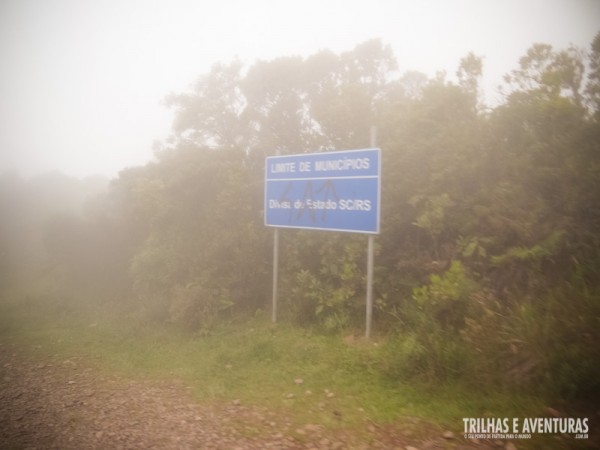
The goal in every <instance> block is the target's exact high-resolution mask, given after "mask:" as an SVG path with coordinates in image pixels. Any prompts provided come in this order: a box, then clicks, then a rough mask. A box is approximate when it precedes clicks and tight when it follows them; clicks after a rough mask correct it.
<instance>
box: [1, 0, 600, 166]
mask: <svg viewBox="0 0 600 450" xmlns="http://www.w3.org/2000/svg"><path fill="white" fill-rule="evenodd" d="M599 18H600V3H598V2H597V1H594V0H575V1H572V0H551V1H541V0H536V1H525V2H523V1H519V0H510V1H479V0H457V1H444V0H431V1H425V2H421V1H418V2H417V1H412V2H408V1H386V0H375V1H362V0H350V1H328V2H320V1H313V0H310V1H304V2H272V1H267V0H260V1H256V2H251V3H249V2H245V1H241V0H240V1H232V0H226V1H221V2H209V3H207V2H196V1H190V0H176V1H172V2H161V1H150V2H147V1H136V0H127V1H106V2H87V1H86V2H79V1H74V0H49V1H44V2H37V1H34V0H25V1H21V0H6V1H3V2H2V3H1V4H0V59H1V60H2V71H1V73H0V95H1V97H2V98H3V101H2V103H1V105H0V172H3V171H5V170H9V169H12V170H16V171H18V172H19V173H20V174H23V175H25V176H31V175H35V174H39V173H41V172H44V171H48V170H59V171H61V172H63V173H65V174H67V175H71V176H76V177H85V176H88V175H91V174H96V173H97V174H102V175H105V176H108V177H114V176H116V175H117V173H118V172H119V171H120V170H121V169H123V168H124V167H128V166H136V165H141V164H144V163H146V162H147V161H149V160H151V159H152V158H153V155H154V149H156V148H157V147H160V142H164V141H166V140H168V137H169V135H170V134H171V122H172V120H173V111H171V110H169V109H168V108H166V107H165V105H164V101H163V100H164V98H165V96H167V95H168V94H169V93H171V92H185V91H187V90H188V89H189V88H190V86H191V85H192V84H193V83H194V82H195V80H196V79H197V78H198V77H199V76H201V75H202V74H205V73H206V72H208V71H209V70H210V68H211V67H212V66H213V65H214V64H216V63H229V62H231V61H232V60H234V59H236V58H239V59H240V60H241V61H242V63H244V64H245V65H246V66H250V65H252V64H253V63H254V62H255V61H256V60H257V59H263V60H268V59H273V58H275V57H280V56H289V55H301V56H308V55H310V54H313V53H315V52H317V51H318V50H319V49H330V50H332V51H334V52H341V51H349V50H351V49H353V48H354V47H355V46H356V45H357V44H359V43H361V42H364V41H366V40H368V39H372V38H381V39H382V41H383V42H384V43H386V44H388V45H390V46H391V47H392V49H393V51H394V53H395V55H396V56H397V59H398V75H401V74H402V73H404V72H406V71H420V72H423V73H425V74H426V75H427V76H433V75H434V74H435V73H436V72H437V71H446V72H447V74H448V76H449V77H454V74H455V71H456V69H457V66H458V62H459V60H460V58H462V57H463V56H465V55H466V54H467V53H468V52H471V51H472V52H474V53H475V54H476V55H478V56H482V57H483V58H484V74H483V81H482V88H483V90H484V92H485V97H484V101H485V102H487V103H488V104H491V105H494V104H497V103H499V102H500V101H501V96H500V95H499V94H498V93H497V89H496V87H497V86H498V84H500V83H501V80H502V76H503V75H504V74H505V73H507V72H508V71H509V70H511V69H513V68H514V67H515V65H516V64H517V61H518V58H519V57H521V56H522V55H523V54H524V52H525V50H526V49H527V48H528V47H529V46H530V45H531V44H532V43H534V42H544V43H548V44H551V45H553V46H555V47H556V48H565V47H567V46H568V45H569V44H570V43H573V44H575V45H577V46H581V47H585V46H587V45H588V44H589V43H590V42H591V40H592V38H593V36H594V34H595V33H596V31H597V24H598V22H599V20H598V19H599ZM298 150H299V151H304V150H308V149H298Z"/></svg>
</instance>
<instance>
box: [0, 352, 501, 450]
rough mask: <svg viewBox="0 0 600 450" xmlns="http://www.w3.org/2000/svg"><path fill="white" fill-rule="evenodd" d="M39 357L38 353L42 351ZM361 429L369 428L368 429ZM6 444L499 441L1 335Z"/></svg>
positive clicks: (337, 445) (460, 445) (303, 445)
mask: <svg viewBox="0 0 600 450" xmlns="http://www.w3.org/2000/svg"><path fill="white" fill-rule="evenodd" d="M33 355H35V356H33ZM359 428H360V429H359ZM0 448H2V449H78V450H81V449H371V448H373V449H402V450H406V449H408V450H413V449H416V450H433V449H473V448H480V449H499V448H505V444H504V443H495V444H494V443H488V442H480V443H474V442H464V441H461V440H459V439H458V438H455V437H449V436H448V434H447V435H446V437H444V436H443V435H439V434H438V435H434V436H432V437H431V438H429V437H428V438H426V439H424V438H423V437H422V436H421V437H414V436H411V433H410V432H407V430H403V429H402V428H398V427H396V428H394V427H389V426H387V427H382V426H378V425H377V424H369V423H367V424H365V425H364V427H356V426H355V427H341V429H339V430H335V431H331V430H328V429H326V428H325V427H322V426H320V425H319V424H311V423H307V424H303V425H298V424H297V423H295V424H294V423H293V421H291V420H290V419H289V418H288V417H286V415H285V413H282V412H281V411H270V410H268V409H265V408H262V407H258V406H253V405H244V404H243V403H241V402H239V401H235V400H234V401H231V402H227V403H210V404H203V403H199V402H198V401H196V400H195V399H194V398H193V396H192V394H191V389H190V388H189V387H187V386H186V385H185V384H184V383H183V382H181V381H177V380H167V381H165V380H140V379H128V378H125V377H122V376H117V375H115V374H110V373H108V372H106V371H98V370H95V369H94V367H93V364H90V363H89V361H87V362H86V361H85V360H83V359H77V358H68V359H66V358H65V357H64V356H63V357H61V356H58V355H43V352H42V351H39V350H38V351H36V352H33V353H32V352H25V351H24V350H23V348H22V346H20V345H17V344H15V343H11V342H2V343H0Z"/></svg>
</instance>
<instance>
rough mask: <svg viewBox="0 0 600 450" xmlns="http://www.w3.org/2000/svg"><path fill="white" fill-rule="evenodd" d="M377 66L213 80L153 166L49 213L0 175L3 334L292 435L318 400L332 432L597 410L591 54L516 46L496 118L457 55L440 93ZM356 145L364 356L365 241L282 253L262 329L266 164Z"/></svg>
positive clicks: (54, 195) (57, 195)
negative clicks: (405, 419)
mask: <svg viewBox="0 0 600 450" xmlns="http://www.w3.org/2000/svg"><path fill="white" fill-rule="evenodd" d="M398 66H399V64H398V62H397V61H396V59H395V57H394V55H393V54H392V52H391V50H390V48H389V47H387V46H385V45H383V44H382V43H381V42H380V41H377V40H375V41H369V42H366V43H364V44H361V45H359V46H358V47H356V48H355V49H354V50H352V51H349V52H346V53H342V54H334V53H332V52H329V51H325V50H324V51H321V52H319V53H317V54H315V55H312V56H310V57H308V58H300V57H283V58H278V59H275V60H272V61H257V62H256V63H255V64H253V65H252V66H250V67H244V66H242V65H241V64H240V63H239V62H237V61H234V62H232V63H229V64H219V65H216V66H214V68H213V69H212V71H210V72H209V73H207V74H205V75H203V76H201V77H200V78H199V79H198V80H197V82H196V83H195V84H194V86H193V88H192V89H191V90H190V92H187V93H181V94H172V95H170V96H169V97H168V99H167V104H168V105H169V106H170V107H171V108H172V109H173V110H174V123H173V134H172V136H171V138H170V139H168V140H167V141H166V142H163V143H161V144H159V145H157V152H156V161H154V162H151V163H149V164H147V165H145V166H143V167H132V168H128V169H126V170H124V171H123V172H121V173H120V175H119V176H118V177H117V178H116V179H114V180H112V181H111V182H110V184H109V186H108V187H107V188H106V189H105V190H96V191H94V192H96V194H94V195H92V196H89V195H88V197H87V201H85V202H84V201H82V200H81V197H69V198H71V199H72V201H70V202H65V201H64V199H65V195H66V194H65V192H66V191H65V190H64V189H57V188H56V187H57V185H58V181H57V180H59V179H60V180H62V181H61V183H62V184H61V186H63V187H64V185H65V179H64V177H63V178H60V177H58V176H57V177H58V178H56V177H55V179H53V180H52V179H47V178H46V179H34V180H28V181H26V180H23V179H21V178H19V177H18V176H17V175H14V174H13V175H11V174H4V175H2V176H1V177H0V209H1V211H0V223H1V224H2V234H1V235H0V239H1V242H0V245H1V248H2V250H1V252H0V265H1V270H0V277H1V280H0V283H1V286H2V297H3V302H2V303H3V305H2V308H3V314H2V316H3V319H2V333H3V335H4V336H9V335H10V336H19V338H21V339H24V340H29V341H31V342H38V343H40V342H43V343H44V344H43V345H44V346H48V347H49V348H51V349H52V351H57V352H81V353H84V354H86V355H89V356H90V357H91V358H96V357H97V358H99V360H100V361H101V362H102V364H107V366H108V367H114V368H115V370H120V371H132V372H134V373H136V374H140V375H152V376H154V375H156V376H159V377H160V376H169V375H172V374H174V375H176V376H178V377H182V378H184V379H186V380H188V381H189V382H190V383H191V384H192V385H193V386H194V388H195V389H196V392H197V395H198V396H199V397H201V398H207V399H211V398H219V399H225V398H232V399H234V398H240V399H242V401H252V402H262V401H265V402H269V403H271V404H281V405H282V406H286V405H288V404H294V405H296V407H298V406H299V405H302V407H304V409H305V411H306V413H307V414H313V411H315V413H316V414H319V412H318V410H319V401H321V400H317V399H318V398H324V400H322V401H324V402H325V401H330V402H332V403H333V402H335V404H336V405H337V407H338V408H339V411H340V412H341V413H342V414H343V415H344V417H349V418H350V420H352V417H358V416H360V415H361V414H364V415H365V416H368V417H373V419H374V420H384V421H385V420H391V419H393V418H395V417H398V416H402V415H406V416H414V415H417V416H419V415H423V416H428V417H435V418H436V420H439V421H441V422H442V423H449V424H450V423H451V424H456V423H459V424H460V423H462V422H460V421H459V420H461V419H460V418H462V417H466V416H468V415H473V416H481V415H482V414H484V413H485V414H488V413H491V414H492V415H494V414H499V415H501V416H509V415H511V414H513V415H521V414H520V412H521V411H525V412H527V413H529V414H534V413H535V415H538V414H539V408H541V407H542V404H545V405H549V404H569V402H575V403H577V404H579V403H581V402H583V403H585V404H588V405H593V404H598V403H597V402H598V397H597V396H598V393H599V392H600V386H599V382H600V365H599V364H598V363H597V362H598V360H600V347H599V346H598V345H597V343H598V342H599V341H600V284H599V280H600V279H599V277H598V273H600V34H599V35H597V36H596V38H595V40H594V41H593V42H592V43H591V46H590V48H589V49H578V48H567V49H554V48H552V47H551V46H549V45H545V44H535V45H533V46H532V47H531V48H530V49H529V50H528V51H527V53H526V54H525V55H524V56H523V57H522V58H521V59H520V60H519V61H518V63H517V67H516V68H515V70H513V71H511V72H510V73H509V74H507V75H506V78H505V84H504V85H503V86H502V87H501V92H502V100H501V101H500V102H499V103H498V104H497V105H486V102H485V99H484V98H483V96H482V93H481V87H480V85H479V81H480V77H481V74H482V71H483V70H484V66H483V59H482V58H481V57H479V56H476V55H473V54H469V55H467V56H466V57H465V58H463V59H462V60H461V61H460V62H459V63H458V69H457V72H456V77H452V78H450V77H448V76H446V74H438V75H437V76H436V77H433V78H428V77H426V76H425V75H423V74H419V73H414V72H404V73H400V71H399V69H398ZM371 125H375V126H376V127H377V130H378V144H379V147H381V148H382V168H383V169H382V170H383V173H382V202H383V203H382V208H381V209H382V225H381V234H380V235H379V236H378V237H377V239H376V257H375V265H376V267H375V282H374V285H375V304H376V311H375V317H374V329H375V337H374V339H373V340H372V341H365V340H363V339H362V338H361V336H362V334H363V327H364V299H365V292H364V289H365V280H364V278H365V266H366V238H365V237H364V236H361V235H354V234H348V233H331V232H315V231H310V232H309V231H296V230H282V232H281V246H282V247H281V273H280V280H281V284H280V298H281V307H280V323H278V324H269V322H268V320H266V318H265V317H266V316H268V309H269V301H270V297H271V292H270V290H271V270H272V268H271V263H272V261H271V254H272V253H271V252H272V230H271V229H268V228H266V227H265V226H264V225H263V216H262V202H263V180H264V172H263V171H264V159H265V157H266V156H268V155H274V154H275V153H276V152H279V153H280V154H293V153H300V152H305V151H317V150H320V151H327V150H341V149H353V148H365V147H368V142H369V128H370V126H371ZM71 181H72V180H71ZM67 184H68V183H67ZM78 186H79V188H81V189H83V184H80V185H78ZM86 186H87V185H86ZM69 189H71V190H72V186H71V188H69ZM89 192H92V191H89ZM42 194H43V195H42ZM9 318H10V320H9ZM295 379H302V383H295V382H294V380H295ZM307 390H309V391H311V394H308V395H307V394H306V391H307ZM326 390H328V391H329V392H331V393H333V396H331V397H329V398H328V397H327V393H328V391H326ZM290 394H292V396H291V397H287V396H288V395H290ZM522 403H523V404H522ZM315 408H317V409H316V410H315ZM359 408H362V410H360V409H359ZM300 409H302V408H298V410H300ZM322 420H323V421H326V420H330V421H333V422H334V419H331V417H330V416H328V418H327V419H326V418H325V417H323V418H322Z"/></svg>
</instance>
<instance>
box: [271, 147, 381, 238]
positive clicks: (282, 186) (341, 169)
mask: <svg viewBox="0 0 600 450" xmlns="http://www.w3.org/2000/svg"><path fill="white" fill-rule="evenodd" d="M380 155H381V151H380V150H379V149H378V148H374V149H365V150H348V151H341V152H339V151H336V152H325V153H305V154H299V155H286V156H271V157H268V158H267V159H266V167H265V225H267V226H273V227H284V228H309V229H317V230H332V231H350V232H357V233H371V234H376V233H379V203H380V202H379V200H380V178H381V156H380Z"/></svg>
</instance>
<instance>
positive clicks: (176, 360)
mask: <svg viewBox="0 0 600 450" xmlns="http://www.w3.org/2000/svg"><path fill="white" fill-rule="evenodd" d="M0 339H1V340H2V341H7V340H13V341H16V342H19V343H21V344H22V345H23V347H26V348H36V349H37V350H36V351H42V352H44V353H46V354H59V355H61V356H64V357H65V358H68V357H74V356H78V357H83V358H85V359H87V360H89V361H90V364H95V365H96V366H98V369H99V370H104V371H109V372H111V373H117V374H120V375H123V376H126V377H134V378H136V377H138V378H152V379H162V378H177V379H181V380H183V381H184V382H185V383H186V384H188V385H189V386H191V387H192V389H193V391H194V393H195V396H196V397H197V398H198V400H199V401H203V402H229V401H232V400H234V399H239V400H240V401H241V402H243V403H245V404H255V405H259V406H265V407H268V408H274V409H278V410H279V409H281V410H284V411H285V412H286V414H289V415H290V416H291V417H293V418H294V419H293V420H295V421H297V422H298V423H308V422H311V423H315V422H316V423H319V424H321V425H324V426H327V427H332V428H334V427H338V426H352V425H353V424H357V423H360V422H364V421H367V420H368V421H374V422H377V423H383V424H385V423H392V422H398V421H400V422H402V421H404V420H412V418H418V419H419V420H423V421H424V422H427V423H428V424H433V426H435V427H439V428H440V429H451V430H453V431H455V432H456V433H461V431H462V426H463V422H462V418H463V417H482V416H492V417H523V416H532V415H533V416H535V415H538V414H539V411H541V410H542V408H543V406H544V405H543V404H542V402H541V400H539V399H536V398H532V397H527V396H523V397H520V398H518V399H515V398H514V397H512V396H510V395H506V394H503V393H501V392H498V393H494V394H487V395H482V394H481V393H477V392H472V391H471V390H469V388H468V387H466V386H461V385H452V386H450V385H444V386H437V387H434V386H431V385H425V384H423V385H418V384H414V383H407V382H402V381H393V380H390V379H389V378H386V377H385V376H383V375H382V373H381V371H379V370H378V361H379V360H380V358H381V357H382V353H381V347H382V346H383V343H381V342H379V343H378V342H377V340H373V341H364V340H361V339H358V340H355V341H353V342H352V343H347V342H345V341H344V339H343V338H342V336H339V335H334V336H329V335H327V336H326V335H322V334H319V333H313V332H311V331H310V330H306V329H302V328H297V327H294V326H291V325H289V324H284V323H282V324H271V323H270V322H269V321H268V320H267V319H266V318H265V317H254V318H251V319H247V320H239V321H237V322H233V323H229V324H223V325H221V326H219V327H217V328H216V329H215V330H214V331H213V332H212V333H211V334H208V335H203V336H200V335H193V334H189V333H183V332H181V331H180V330H177V329H172V328H169V327H165V326H150V325H148V324H143V323H135V322H132V321H130V320H127V319H126V318H115V316H114V315H111V314H106V313H98V312H97V311H93V312H89V311H88V312H87V313H84V312H81V311H74V310H73V309H69V308H66V307H65V306H64V305H63V304H61V303H60V302H52V301H50V302H47V303H40V301H38V300H27V301H24V300H20V301H18V302H16V301H12V302H11V301H3V302H0ZM298 379H302V383H297V382H296V381H295V380H298ZM328 393H331V394H329V395H328ZM332 411H336V412H339V414H337V415H334V414H332ZM340 416H341V417H342V418H343V419H342V420H340Z"/></svg>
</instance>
